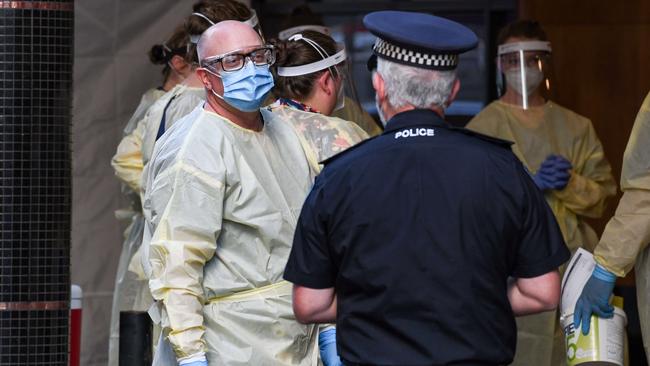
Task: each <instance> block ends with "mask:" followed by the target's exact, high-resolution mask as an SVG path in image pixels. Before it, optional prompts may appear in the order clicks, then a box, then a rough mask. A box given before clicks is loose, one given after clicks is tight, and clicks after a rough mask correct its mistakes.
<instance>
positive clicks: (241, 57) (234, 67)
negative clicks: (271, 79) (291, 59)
mask: <svg viewBox="0 0 650 366" xmlns="http://www.w3.org/2000/svg"><path fill="white" fill-rule="evenodd" d="M246 59H249V60H250V61H251V62H253V64H254V65H255V66H264V65H273V63H274V62H275V50H274V49H273V46H270V45H269V46H263V47H260V48H257V49H254V50H253V51H250V52H248V53H241V52H240V50H236V51H232V52H228V53H226V54H223V55H216V56H210V57H207V58H205V59H203V60H202V61H201V66H202V67H205V68H206V69H208V70H210V71H212V72H218V71H219V70H218V69H217V65H218V64H221V68H222V69H223V71H226V72H231V71H238V70H241V69H242V68H243V67H244V65H246Z"/></svg>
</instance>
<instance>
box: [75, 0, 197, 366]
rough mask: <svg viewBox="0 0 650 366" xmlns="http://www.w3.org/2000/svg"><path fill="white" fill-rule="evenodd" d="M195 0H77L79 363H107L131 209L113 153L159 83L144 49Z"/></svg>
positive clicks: (160, 38) (165, 33) (168, 30)
mask: <svg viewBox="0 0 650 366" xmlns="http://www.w3.org/2000/svg"><path fill="white" fill-rule="evenodd" d="M192 3H193V2H192V1H174V0H157V1H155V2H151V1H146V0H128V1H124V0H116V1H104V0H86V1H78V2H76V3H75V60H74V109H73V116H74V117H73V129H72V131H73V137H72V138H73V208H72V211H73V215H72V227H73V229H72V251H71V253H72V282H73V283H75V284H79V285H81V287H82V288H83V291H84V299H83V323H82V324H83V329H82V343H81V347H82V350H81V365H85V366H93V365H106V363H107V361H108V334H109V323H110V313H111V301H112V291H113V286H114V284H115V271H116V268H117V263H118V260H119V256H120V250H121V246H122V243H123V241H124V239H123V237H122V233H123V231H124V228H125V226H126V223H119V222H118V221H117V220H116V219H115V214H114V212H115V210H117V209H120V208H123V207H126V204H127V203H126V200H125V199H124V198H123V197H122V195H121V193H120V184H119V182H118V180H117V179H116V178H115V176H114V174H113V170H112V168H111V166H110V159H111V157H112V156H113V154H115V149H116V147H117V144H118V143H119V141H120V138H121V137H122V130H123V129H124V126H125V124H126V123H127V121H128V120H129V117H130V116H131V114H132V113H133V111H134V110H135V108H136V106H137V104H138V102H139V100H140V97H141V95H142V93H143V92H144V91H145V90H147V89H148V88H150V87H153V86H156V85H157V84H159V83H160V81H161V73H160V70H161V69H160V67H157V66H154V65H152V64H150V63H149V60H148V57H147V54H146V53H147V51H148V50H149V49H150V47H151V46H152V45H153V44H154V43H160V42H162V41H164V39H165V38H166V37H167V36H168V35H169V34H170V33H171V31H172V27H173V26H175V25H176V24H179V23H180V22H181V21H182V19H183V17H184V16H185V15H188V14H189V13H190V10H191V6H192Z"/></svg>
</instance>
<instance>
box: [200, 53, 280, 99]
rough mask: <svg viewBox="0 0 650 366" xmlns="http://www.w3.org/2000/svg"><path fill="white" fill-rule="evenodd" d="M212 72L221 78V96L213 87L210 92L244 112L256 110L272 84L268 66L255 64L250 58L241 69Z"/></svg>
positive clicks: (271, 87)
mask: <svg viewBox="0 0 650 366" xmlns="http://www.w3.org/2000/svg"><path fill="white" fill-rule="evenodd" d="M212 74H213V75H216V76H217V77H219V78H221V81H222V82H223V96H221V95H219V94H217V93H216V92H215V91H214V89H212V94H214V95H215V96H216V97H217V98H220V99H222V100H224V101H225V102H226V103H228V104H230V105H231V106H233V107H235V108H237V109H239V110H240V111H244V112H254V111H256V110H258V109H259V108H260V107H261V106H262V103H264V100H265V99H266V96H267V95H268V94H269V93H270V92H271V89H273V85H274V84H273V76H272V75H271V72H270V71H269V66H268V65H265V66H255V65H254V64H253V63H252V62H250V60H247V62H246V64H245V65H244V67H243V68H242V69H241V70H237V71H232V72H223V73H221V74H220V75H219V74H214V73H212Z"/></svg>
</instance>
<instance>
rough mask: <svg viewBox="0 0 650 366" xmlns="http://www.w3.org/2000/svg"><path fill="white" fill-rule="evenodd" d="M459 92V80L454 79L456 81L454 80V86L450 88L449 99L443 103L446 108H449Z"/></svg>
mask: <svg viewBox="0 0 650 366" xmlns="http://www.w3.org/2000/svg"><path fill="white" fill-rule="evenodd" d="M459 91H460V80H459V79H458V78H456V80H454V85H453V86H452V87H451V94H449V98H447V103H445V104H446V105H447V107H449V105H450V104H451V103H452V102H453V101H454V100H456V96H457V95H458V92H459Z"/></svg>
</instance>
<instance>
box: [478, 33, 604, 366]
mask: <svg viewBox="0 0 650 366" xmlns="http://www.w3.org/2000/svg"><path fill="white" fill-rule="evenodd" d="M498 44H499V49H498V59H497V65H498V76H499V78H500V79H501V80H502V81H501V82H498V83H497V84H498V85H501V87H502V90H504V92H503V93H502V95H501V97H500V98H499V100H497V101H494V102H492V103H490V105H488V106H487V107H486V108H485V109H484V110H483V111H481V112H480V113H479V114H478V115H477V116H476V117H475V118H473V119H472V120H471V121H470V123H469V124H468V125H467V128H469V129H472V130H474V131H478V132H482V133H484V134H487V135H490V136H494V137H498V138H501V139H504V140H508V141H513V142H514V145H513V147H512V150H513V151H514V153H515V154H516V155H517V157H518V158H519V159H520V160H521V161H522V162H523V164H524V165H525V166H526V168H528V170H529V171H530V172H531V174H532V177H533V180H534V181H535V184H536V185H537V187H538V188H539V189H540V190H542V191H544V193H545V197H546V201H547V202H548V204H549V206H550V207H551V209H552V210H553V213H554V214H555V218H556V219H557V221H558V223H559V225H560V229H561V230H562V234H563V236H564V239H565V241H566V243H567V245H568V247H569V249H570V250H571V251H572V252H574V251H575V250H576V249H578V248H579V247H583V248H586V249H588V250H593V248H594V247H595V246H596V244H597V243H598V237H597V235H596V233H595V231H594V230H593V229H592V228H591V227H590V226H589V224H587V222H586V221H585V219H586V218H599V217H601V216H602V215H603V213H604V211H605V207H606V203H607V200H608V199H609V198H611V197H613V196H614V195H615V194H616V183H615V181H614V177H613V176H612V171H611V170H612V169H611V167H610V165H609V162H608V161H607V159H606V158H605V154H604V152H603V147H602V145H601V143H600V140H599V139H598V136H597V135H596V131H595V130H594V128H593V126H592V124H591V121H590V120H589V119H587V118H585V117H583V116H580V115H578V114H577V113H574V112H572V111H570V110H568V109H566V108H564V107H561V106H559V105H558V104H556V103H554V102H553V101H551V100H549V99H548V98H549V97H548V95H549V88H550V87H551V85H552V84H551V82H552V80H551V75H550V72H549V64H550V56H551V45H550V43H549V42H548V39H547V37H546V33H545V32H544V30H543V29H542V27H541V26H540V25H539V23H537V22H534V21H528V20H522V21H517V22H514V23H511V24H509V25H508V26H506V27H505V28H503V29H502V30H501V32H500V33H499V36H498ZM517 326H518V337H517V353H516V355H515V360H514V363H513V365H521V366H524V365H526V366H529V365H539V366H559V365H564V364H565V363H566V355H565V350H564V335H563V332H562V329H561V327H560V324H559V318H558V314H557V311H553V312H548V313H543V314H538V315H532V316H527V317H522V318H518V319H517Z"/></svg>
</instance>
